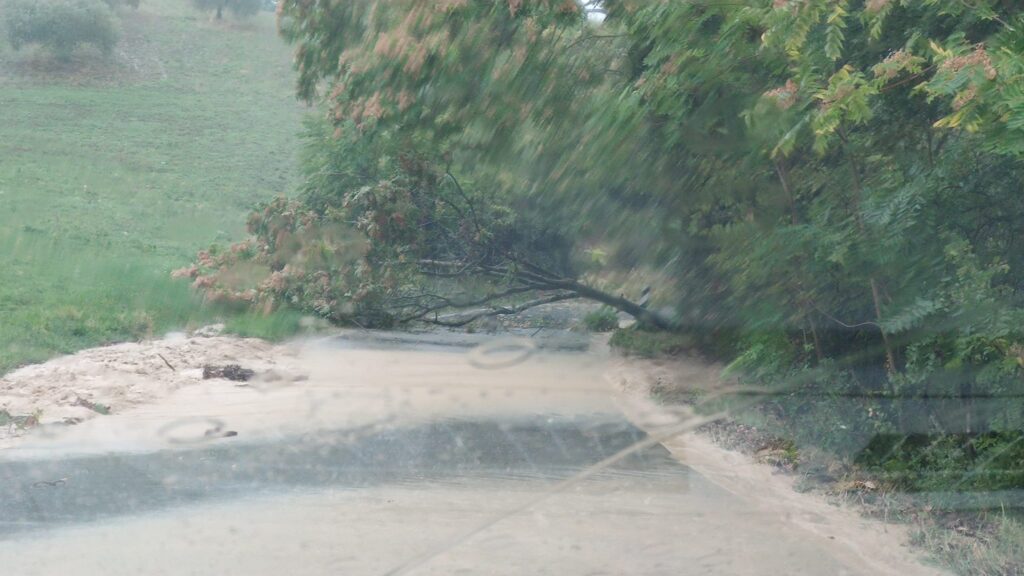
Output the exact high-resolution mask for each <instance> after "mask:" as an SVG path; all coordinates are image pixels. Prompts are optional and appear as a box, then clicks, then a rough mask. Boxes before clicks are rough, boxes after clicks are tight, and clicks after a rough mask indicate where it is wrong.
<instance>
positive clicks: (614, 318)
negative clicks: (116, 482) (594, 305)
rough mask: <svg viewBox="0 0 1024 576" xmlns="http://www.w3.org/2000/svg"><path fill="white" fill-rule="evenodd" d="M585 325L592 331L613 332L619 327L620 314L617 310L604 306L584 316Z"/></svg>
mask: <svg viewBox="0 0 1024 576" xmlns="http://www.w3.org/2000/svg"><path fill="white" fill-rule="evenodd" d="M583 326H584V327H586V329H587V330H589V331H590V332H611V331H612V330H615V329H616V328H618V327H619V316H618V315H617V314H616V313H615V310H613V309H611V308H609V307H608V306H602V307H600V308H598V309H597V310H594V311H593V312H588V313H587V315H586V316H584V317H583Z"/></svg>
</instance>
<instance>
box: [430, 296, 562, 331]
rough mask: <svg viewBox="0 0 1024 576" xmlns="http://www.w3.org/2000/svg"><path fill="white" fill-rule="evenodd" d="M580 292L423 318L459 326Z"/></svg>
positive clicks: (444, 324) (551, 302)
mask: <svg viewBox="0 0 1024 576" xmlns="http://www.w3.org/2000/svg"><path fill="white" fill-rule="evenodd" d="M579 297H580V296H579V295H578V294H574V293H567V292H563V293H560V294H554V295H552V296H547V297H545V298H537V299H536V300H530V301H529V302H523V303H522V304H518V305H516V306H501V307H496V308H485V309H481V310H474V311H471V312H462V313H458V314H449V315H447V316H441V317H437V318H434V319H422V321H423V322H427V323H429V324H436V325H438V326H447V327H449V328H458V327H460V326H465V325H466V324H469V323H470V322H472V321H474V320H477V319H480V318H485V317H488V316H504V315H509V314H519V313H520V312H523V311H524V310H529V309H530V308H535V307H537V306H543V305H544V304H553V303H555V302H561V301H563V300H572V299H574V298H579ZM449 318H456V319H454V320H448V319H449Z"/></svg>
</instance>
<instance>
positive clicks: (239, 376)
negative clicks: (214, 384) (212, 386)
mask: <svg viewBox="0 0 1024 576" xmlns="http://www.w3.org/2000/svg"><path fill="white" fill-rule="evenodd" d="M255 375H256V372H254V371H252V370H250V369H248V368H242V367H241V366H239V365H238V364H226V365H224V366H215V365H213V364H207V365H205V366H203V380H209V379H211V378H224V379H226V380H233V381H235V382H247V381H249V380H251V379H252V377H253V376H255Z"/></svg>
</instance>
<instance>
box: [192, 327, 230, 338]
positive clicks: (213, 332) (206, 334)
mask: <svg viewBox="0 0 1024 576" xmlns="http://www.w3.org/2000/svg"><path fill="white" fill-rule="evenodd" d="M223 332H224V325H223V324H210V325H209V326H203V327H202V328H199V329H198V330H196V331H195V332H193V333H192V335H193V336H197V337H199V338H213V337H214V336H220V335H221V334H222V333H223Z"/></svg>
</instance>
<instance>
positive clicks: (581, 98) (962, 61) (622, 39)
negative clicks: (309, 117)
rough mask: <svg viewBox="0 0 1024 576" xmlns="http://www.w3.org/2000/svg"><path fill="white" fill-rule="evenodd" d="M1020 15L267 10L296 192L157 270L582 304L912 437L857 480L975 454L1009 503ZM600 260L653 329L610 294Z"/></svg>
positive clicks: (394, 310)
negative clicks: (239, 229)
mask: <svg viewBox="0 0 1024 576" xmlns="http://www.w3.org/2000/svg"><path fill="white" fill-rule="evenodd" d="M598 9H599V10H600V11H601V12H602V13H606V17H605V18H603V19H596V18H594V17H593V15H594V11H596V10H598ZM1022 11H1024V7H1020V8H1019V7H1018V6H1017V4H1016V3H1014V2H1006V1H1002V0H977V1H974V2H970V3H967V2H946V1H944V0H913V1H912V0H866V1H857V0H760V1H755V0H751V1H749V2H728V3H700V2H673V1H654V0H651V1H634V0H607V1H605V2H601V3H600V6H599V8H598V7H595V6H590V7H589V8H588V7H585V5H583V4H579V3H576V2H572V1H560V0H507V1H503V2H497V1H493V0H447V1H436V0H434V1H427V0H393V1H388V2H333V1H328V0H285V1H284V2H283V3H282V4H281V5H280V9H279V18H280V27H281V30H282V33H283V35H284V36H285V37H286V38H287V39H288V40H289V41H291V42H292V43H294V44H295V45H296V61H297V65H298V71H299V85H298V92H299V94H300V96H302V97H304V98H306V99H308V100H311V101H317V102H322V105H323V106H324V109H325V112H326V114H325V116H324V117H323V118H322V119H320V120H318V121H315V122H313V124H312V125H311V127H310V130H309V134H308V138H307V142H308V148H307V154H306V157H305V169H306V173H307V182H306V185H305V188H304V191H303V195H302V197H301V199H300V200H298V201H297V202H286V201H279V202H276V203H274V204H271V205H269V206H266V207H264V208H263V209H262V211H261V212H258V213H257V214H255V215H254V217H253V219H252V221H251V222H250V224H251V230H252V231H253V233H254V237H253V239H252V240H250V241H249V242H247V243H245V244H243V245H240V246H237V247H236V248H235V249H234V250H232V251H227V252H225V253H222V254H212V255H211V254H205V255H204V256H203V258H202V259H201V262H200V263H199V264H198V265H197V266H196V267H194V268H192V269H190V270H187V271H184V274H186V275H188V276H191V277H193V278H194V279H195V280H194V281H195V282H196V283H197V285H199V286H202V287H205V288H207V289H209V290H210V293H211V294H213V295H215V296H217V297H219V298H226V299H232V298H235V299H240V300H242V301H244V302H251V303H255V304H257V305H261V306H275V305H277V304H279V303H280V302H282V301H285V302H290V303H292V304H293V305H297V306H299V307H302V308H304V309H307V310H312V311H315V312H317V313H319V314H321V315H323V316H326V317H329V318H332V319H335V320H340V321H344V320H353V321H360V322H362V321H376V322H377V323H387V322H390V321H395V320H407V319H433V320H435V321H436V320H443V319H444V318H445V317H442V316H439V315H438V314H439V312H441V311H443V310H449V309H452V308H466V307H472V306H477V305H481V306H485V307H487V306H489V308H488V309H489V310H490V312H494V313H502V312H515V311H517V310H519V309H521V308H522V306H523V305H524V304H530V303H535V302H542V301H550V300H552V299H559V298H572V297H586V298H594V299H597V300H599V301H601V302H603V303H605V304H607V305H610V306H612V307H615V308H618V309H620V310H624V311H627V312H630V313H633V314H635V315H638V316H641V319H642V320H646V322H645V323H646V324H654V325H657V326H659V327H661V328H674V329H676V330H681V331H685V332H689V333H691V334H692V335H693V337H694V338H695V341H696V342H698V343H699V344H701V345H703V346H705V347H707V348H708V349H713V350H715V351H717V352H718V353H719V354H722V355H726V356H728V357H729V358H730V359H731V360H733V365H732V369H733V370H734V371H735V372H737V373H739V374H740V375H741V376H742V377H743V378H746V379H749V380H751V381H753V382H756V383H757V384H759V385H764V386H769V387H777V388H778V391H779V394H777V395H775V396H773V399H772V400H771V401H770V404H771V405H772V406H773V410H774V411H775V412H776V413H777V414H778V415H780V419H781V421H783V422H786V423H789V424H792V425H793V426H794V427H795V428H796V427H797V425H796V423H799V426H798V428H799V430H798V435H800V436H802V437H803V439H807V440H808V441H818V440H817V439H818V438H819V436H821V435H824V436H827V437H828V438H829V443H830V444H831V445H830V446H829V447H830V448H833V449H834V450H837V451H843V450H849V451H856V450H859V449H863V448H864V446H865V444H866V440H865V439H864V438H861V437H860V436H862V435H864V434H866V435H867V436H868V437H870V436H871V435H873V434H878V433H893V434H896V435H897V436H899V435H900V434H901V433H908V432H911V431H914V432H919V433H927V434H939V435H940V437H941V438H942V441H941V442H935V443H927V442H925V443H921V442H916V443H911V444H898V445H897V446H896V447H894V448H892V449H890V450H888V451H887V452H886V454H885V455H883V456H884V457H883V456H879V457H873V459H872V462H880V464H879V465H880V466H883V467H884V466H887V464H886V457H889V458H895V459H902V460H905V454H906V453H907V451H911V452H914V454H915V456H914V457H915V458H922V459H923V460H927V461H936V459H941V458H947V461H956V462H957V464H956V466H960V467H961V468H964V467H966V468H971V467H974V466H982V465H984V464H985V463H986V462H991V461H994V460H993V459H995V458H998V459H999V461H1000V462H1002V463H1003V464H1006V465H1007V466H1010V467H1011V468H1012V467H1013V466H1017V469H1018V472H1016V473H1010V474H1006V475H1004V476H1002V477H1001V478H1002V480H1000V481H993V482H988V481H986V483H984V486H986V487H992V486H1007V485H1014V486H1016V485H1019V482H1020V474H1019V468H1021V467H1024V462H1022V458H1024V448H1022V447H1021V446H1020V443H1019V442H1018V440H1019V434H1018V435H1014V434H1012V433H1010V432H1009V431H1012V430H1019V429H1020V428H1021V427H1022V426H1024V403H1022V402H1021V400H1020V395H1021V394H1022V393H1024V383H1022V380H1021V378H1022V373H1021V366H1022V364H1024V333H1022V332H1024V331H1022V328H1021V327H1022V320H1024V316H1022V308H1021V304H1022V302H1021V297H1022V289H1024V251H1022V250H1021V245H1020V243H1021V242H1022V240H1024V199H1022V198H1024V197H1022V195H1021V194H1020V191H1021V189H1022V185H1024V157H1022V154H1024V60H1022V58H1021V55H1022V54H1024V15H1022V14H1021V12H1022ZM598 20H600V22H598ZM240 268H244V269H246V270H248V271H249V273H250V274H249V275H248V276H246V275H240V274H239V273H238V272H237V271H238V270H239V269H240ZM626 274H629V275H631V276H632V277H634V278H643V279H644V280H645V281H647V282H650V283H652V285H654V286H655V290H654V295H655V301H656V303H657V304H659V305H661V306H670V307H671V308H673V309H674V310H676V312H675V314H674V316H673V318H672V319H671V320H666V319H665V318H663V317H661V316H654V315H653V314H652V315H649V316H647V317H646V318H644V317H643V316H644V315H645V314H647V313H646V312H645V311H646V310H647V308H637V307H636V306H634V303H633V301H632V300H631V299H629V298H623V297H621V295H620V296H616V294H619V292H620V291H628V290H634V291H635V289H636V288H637V286H636V285H635V284H633V285H631V284H629V283H628V282H625V281H624V280H623V279H624V277H625V275H626ZM240 278H241V279H240ZM623 287H624V288H623ZM529 298H533V300H528V299H529ZM498 301H500V303H497V304H495V302H498ZM453 323H457V322H453ZM851 398H852V399H853V400H851ZM944 399H945V400H944ZM992 399H996V400H994V401H993V400H992ZM949 400H951V401H952V402H953V403H952V404H951V403H950V401H949ZM951 406H954V407H955V409H951ZM807 422H812V424H811V425H808V424H807ZM842 430H851V432H850V433H849V434H844V433H843V432H842ZM854 431H856V432H854ZM952 433H955V434H957V435H958V436H955V437H953V436H949V434H952ZM1004 433H1005V434H1004ZM950 438H955V440H953V441H950ZM951 446H953V447H954V448H955V450H956V451H958V452H957V454H959V456H956V457H955V458H954V457H953V456H951V455H950V454H951V453H950V450H951V448H950V447H951ZM929 450H934V451H937V452H935V454H939V455H938V456H935V455H934V454H933V455H932V456H929V455H928V454H930V453H929V452H928V451H929ZM982 453H984V454H986V455H988V456H986V458H988V460H985V459H984V458H980V457H979V454H982ZM993 454H996V456H992V455H993ZM933 456H934V457H933ZM1007 463H1008V464H1007ZM972 478H977V476H976V475H975V476H972ZM900 481H907V482H911V483H914V482H917V480H915V479H913V478H910V479H909V480H908V479H906V478H902V479H901V480H900ZM965 482H967V481H966V480H965Z"/></svg>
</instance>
